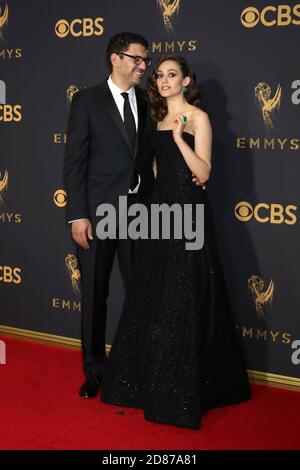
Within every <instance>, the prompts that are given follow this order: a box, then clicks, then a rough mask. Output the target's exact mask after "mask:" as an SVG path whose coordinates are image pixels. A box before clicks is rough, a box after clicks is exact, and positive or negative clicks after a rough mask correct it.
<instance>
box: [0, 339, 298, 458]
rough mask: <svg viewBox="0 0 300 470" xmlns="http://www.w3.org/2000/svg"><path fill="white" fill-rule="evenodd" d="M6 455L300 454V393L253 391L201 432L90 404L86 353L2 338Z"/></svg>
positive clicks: (0, 391) (207, 421) (0, 392)
mask: <svg viewBox="0 0 300 470" xmlns="http://www.w3.org/2000/svg"><path fill="white" fill-rule="evenodd" d="M3 339H4V340H5V342H6V346H7V361H6V362H7V364H5V365H0V387H1V388H0V422H1V435H0V449H26V450H27V449H50V450H51V449H109V450H115V449H122V450H125V449H134V450H137V449H144V450H145V449H147V450H151V449H155V450H160V449H165V450H176V449H190V450H195V449H244V450H245V449H300V393H298V392H292V391H286V390H280V389H275V388H273V389H272V388H269V387H263V386H258V385H256V386H253V398H252V400H250V401H249V402H247V403H244V404H241V405H236V406H233V407H226V408H220V409H216V410H212V411H210V412H209V413H207V415H206V416H205V417H204V419H203V423H202V428H201V429H200V430H189V429H182V428H176V427H172V426H168V425H159V424H154V423H149V422H147V421H145V420H144V418H143V412H142V411H140V410H131V409H130V410H128V409H126V410H123V409H121V408H118V407H113V406H109V405H103V404H100V402H99V398H94V399H91V400H83V399H81V398H80V397H79V396H78V388H79V386H80V385H81V382H82V380H83V377H82V373H81V356H80V352H79V351H74V350H67V349H63V348H58V347H55V346H47V345H43V344H38V343H33V342H28V341H21V340H20V341H19V340H15V339H12V338H3Z"/></svg>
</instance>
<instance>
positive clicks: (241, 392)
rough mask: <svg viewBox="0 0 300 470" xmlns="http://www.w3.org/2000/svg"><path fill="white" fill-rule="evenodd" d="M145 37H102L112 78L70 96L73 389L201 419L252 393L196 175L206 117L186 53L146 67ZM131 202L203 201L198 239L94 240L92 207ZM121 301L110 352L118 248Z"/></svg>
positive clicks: (203, 165)
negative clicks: (78, 307)
mask: <svg viewBox="0 0 300 470" xmlns="http://www.w3.org/2000/svg"><path fill="white" fill-rule="evenodd" d="M147 49H148V43H147V41H146V39H145V38H143V37H142V36H140V35H138V34H134V33H120V34H116V35H115V36H113V37H112V38H111V39H110V42H109V44H108V47H107V54H106V59H107V64H108V66H109V69H110V72H111V74H110V76H109V78H108V79H107V80H105V81H104V82H103V83H102V84H100V85H97V86H94V87H92V88H87V89H84V90H81V91H79V92H78V93H76V94H75V95H74V97H73V101H72V105H71V110H70V116H69V124H68V132H67V146H66V154H65V164H64V174H65V183H66V190H67V194H68V206H67V217H68V221H69V222H70V224H71V231H72V236H73V239H74V240H75V242H76V244H77V248H78V253H77V254H78V260H79V264H80V270H81V275H82V351H83V367H84V373H85V376H86V381H85V383H84V384H83V385H82V386H81V388H80V391H79V394H80V396H81V397H84V398H90V397H94V396H96V395H97V394H98V392H99V387H100V395H101V400H102V401H103V402H104V403H110V404H115V405H120V406H126V407H133V408H141V409H143V410H144V414H145V418H146V419H148V420H151V421H156V422H159V423H168V424H173V425H177V426H184V427H191V428H198V427H199V426H200V424H201V417H202V416H203V414H204V413H205V412H206V411H207V410H208V409H210V408H213V407H217V406H223V405H230V404H234V403H239V402H242V401H244V400H246V399H248V398H249V396H250V391H249V383H248V377H247V373H246V369H245V367H244V363H243V358H242V354H241V351H240V347H239V343H238V338H237V334H236V329H235V325H234V322H233V318H232V317H231V314H230V309H229V305H228V300H227V293H226V288H225V284H224V280H223V275H222V270H221V267H220V262H219V259H218V254H217V249H216V244H215V240H214V229H213V222H212V216H211V211H210V206H209V202H208V199H207V196H206V191H205V190H204V183H205V182H206V181H207V180H208V178H209V174H210V171H211V142H212V133H211V126H210V122H209V118H208V116H207V114H206V113H205V112H203V111H202V110H200V109H199V108H198V107H197V102H198V101H197V98H198V92H197V89H196V84H195V78H194V74H193V73H192V71H191V69H190V67H189V65H188V64H187V63H186V61H185V59H184V58H182V57H180V56H165V57H163V58H162V59H160V60H159V61H158V63H157V64H156V66H155V68H154V71H153V73H152V75H150V77H149V84H148V90H147V94H146V93H145V92H143V90H141V89H140V88H138V85H139V84H140V82H141V80H142V78H143V75H144V72H145V70H146V68H147V67H149V66H150V65H151V59H150V58H149V57H148V55H147ZM121 195H123V196H124V195H127V196H128V198H127V199H128V205H129V206H130V204H133V203H135V202H137V201H139V202H143V203H146V204H147V205H148V207H150V205H151V204H168V205H169V206H171V205H173V204H180V205H181V206H182V207H183V205H185V204H191V205H192V207H194V206H195V205H196V204H203V205H204V221H205V222H204V236H205V238H204V245H203V247H202V248H201V249H200V250H190V251H189V250H186V247H185V242H186V240H185V239H184V238H181V239H177V238H176V237H173V238H172V237H171V238H170V239H162V237H160V238H159V239H151V238H150V239H145V240H142V239H140V240H137V241H133V240H131V239H126V240H124V239H118V237H117V238H116V239H111V238H106V239H98V238H97V236H96V224H97V218H96V209H97V207H98V205H99V204H102V203H110V204H113V205H114V206H115V207H117V205H118V199H119V196H121ZM117 230H118V227H117ZM116 253H117V255H118V261H119V265H120V271H121V274H122V279H123V282H124V286H125V292H126V296H125V303H124V306H123V311H122V315H121V319H120V322H119V325H118V328H117V332H116V335H115V338H114V341H113V346H112V348H111V352H110V354H109V357H108V359H107V358H106V355H105V326H106V316H107V307H106V300H107V296H108V289H109V279H110V273H111V269H112V265H113V261H114V257H115V255H116Z"/></svg>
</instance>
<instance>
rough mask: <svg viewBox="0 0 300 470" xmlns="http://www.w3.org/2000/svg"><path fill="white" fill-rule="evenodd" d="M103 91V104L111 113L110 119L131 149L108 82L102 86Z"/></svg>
mask: <svg viewBox="0 0 300 470" xmlns="http://www.w3.org/2000/svg"><path fill="white" fill-rule="evenodd" d="M101 91H102V95H103V96H102V100H101V102H102V104H103V105H104V106H105V108H106V110H107V112H108V113H109V115H110V117H111V118H112V120H113V122H114V123H115V125H116V126H117V128H118V130H119V132H120V134H121V135H122V137H123V139H124V140H125V142H126V143H127V145H128V147H129V148H130V149H131V146H130V142H129V139H128V135H127V132H126V128H125V126H124V122H123V120H122V118H121V115H120V113H119V110H118V108H117V105H116V103H115V100H114V98H113V96H112V94H111V92H110V89H109V87H108V85H107V82H106V81H105V82H103V83H102V84H101Z"/></svg>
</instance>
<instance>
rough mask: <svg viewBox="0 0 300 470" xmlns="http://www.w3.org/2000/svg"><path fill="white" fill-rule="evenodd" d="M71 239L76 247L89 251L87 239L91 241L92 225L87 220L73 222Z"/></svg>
mask: <svg viewBox="0 0 300 470" xmlns="http://www.w3.org/2000/svg"><path fill="white" fill-rule="evenodd" d="M71 232H72V237H73V239H74V241H75V242H76V243H78V245H80V246H81V247H82V248H84V249H85V250H88V249H89V247H90V246H89V244H88V239H89V240H93V232H92V224H91V222H90V221H89V219H81V220H75V222H72V228H71Z"/></svg>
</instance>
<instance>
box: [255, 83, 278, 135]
mask: <svg viewBox="0 0 300 470" xmlns="http://www.w3.org/2000/svg"><path fill="white" fill-rule="evenodd" d="M254 93H255V99H256V101H257V103H258V104H259V106H260V108H261V112H262V115H263V120H264V124H265V127H266V128H268V129H269V128H272V127H274V122H273V121H274V114H275V111H279V109H280V100H281V86H280V85H278V87H277V90H276V93H275V95H274V96H273V98H270V96H271V88H270V86H269V85H268V84H267V83H264V82H261V83H258V84H257V85H256V87H255V91H254Z"/></svg>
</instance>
